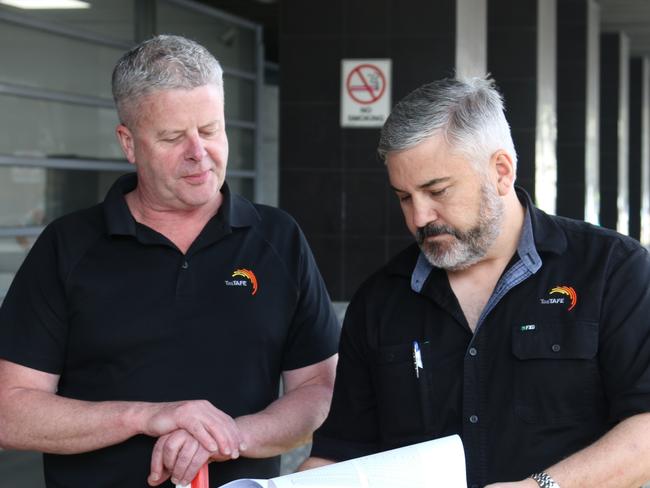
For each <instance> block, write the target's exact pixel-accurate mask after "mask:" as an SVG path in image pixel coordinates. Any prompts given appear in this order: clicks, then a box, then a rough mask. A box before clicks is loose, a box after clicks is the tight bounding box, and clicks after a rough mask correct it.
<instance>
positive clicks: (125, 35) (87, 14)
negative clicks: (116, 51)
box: [0, 0, 135, 42]
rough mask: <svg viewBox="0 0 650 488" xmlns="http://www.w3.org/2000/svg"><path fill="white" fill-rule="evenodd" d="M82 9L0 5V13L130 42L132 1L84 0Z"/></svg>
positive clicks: (132, 28)
mask: <svg viewBox="0 0 650 488" xmlns="http://www.w3.org/2000/svg"><path fill="white" fill-rule="evenodd" d="M85 1H86V2H88V3H90V8H85V9H30V10H24V9H19V8H15V7H9V6H6V5H0V10H6V11H7V12H11V13H14V14H21V15H27V16H29V17H33V18H35V19H38V20H41V21H46V22H48V23H52V24H57V25H62V26H64V27H68V28H70V30H73V31H74V30H83V31H88V32H91V33H94V34H97V35H100V36H102V37H107V38H110V39H115V40H119V41H123V42H133V41H134V32H135V29H134V20H133V16H134V6H133V1H134V0H85Z"/></svg>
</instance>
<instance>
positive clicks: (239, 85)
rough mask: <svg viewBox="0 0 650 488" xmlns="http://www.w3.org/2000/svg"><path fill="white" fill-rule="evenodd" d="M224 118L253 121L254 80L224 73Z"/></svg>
mask: <svg viewBox="0 0 650 488" xmlns="http://www.w3.org/2000/svg"><path fill="white" fill-rule="evenodd" d="M223 86H224V93H225V98H226V104H225V111H226V120H233V119H234V120H241V121H245V122H255V81H253V80H246V79H243V78H237V77H235V76H229V75H224V77H223Z"/></svg>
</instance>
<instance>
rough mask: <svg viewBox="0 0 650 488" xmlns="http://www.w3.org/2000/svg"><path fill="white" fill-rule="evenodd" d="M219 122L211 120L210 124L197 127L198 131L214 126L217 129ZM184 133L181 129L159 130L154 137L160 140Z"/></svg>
mask: <svg viewBox="0 0 650 488" xmlns="http://www.w3.org/2000/svg"><path fill="white" fill-rule="evenodd" d="M220 122H221V121H220V120H213V121H212V122H208V123H207V124H204V125H202V126H201V127H199V130H205V129H208V128H210V127H215V126H216V127H218V126H219V124H220ZM184 132H185V130H183V129H178V130H167V129H162V130H160V131H158V132H157V133H156V136H157V137H159V138H162V137H169V136H176V135H180V134H183V133H184Z"/></svg>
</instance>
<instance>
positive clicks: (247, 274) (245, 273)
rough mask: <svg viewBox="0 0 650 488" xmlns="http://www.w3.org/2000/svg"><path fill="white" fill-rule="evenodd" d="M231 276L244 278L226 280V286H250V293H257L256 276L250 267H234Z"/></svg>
mask: <svg viewBox="0 0 650 488" xmlns="http://www.w3.org/2000/svg"><path fill="white" fill-rule="evenodd" d="M231 276H232V277H233V278H237V277H240V278H244V279H243V280H226V281H225V283H226V286H249V284H250V286H251V295H255V293H257V277H256V276H255V273H253V272H252V271H251V270H250V269H244V268H240V269H236V270H235V271H233V272H232V275H231Z"/></svg>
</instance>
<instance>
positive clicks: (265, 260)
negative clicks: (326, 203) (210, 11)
mask: <svg viewBox="0 0 650 488" xmlns="http://www.w3.org/2000/svg"><path fill="white" fill-rule="evenodd" d="M113 93H114V97H115V102H116V105H117V108H118V115H119V118H120V124H119V125H118V126H117V130H116V132H117V137H118V140H119V143H120V145H121V147H122V149H123V151H124V154H125V155H126V158H127V159H128V161H129V162H130V163H132V164H133V165H134V166H135V170H136V171H135V173H132V174H128V175H125V176H123V177H121V178H120V179H118V180H117V182H116V183H115V184H114V185H113V187H112V188H111V190H110V191H109V193H108V195H107V196H106V199H105V200H104V202H103V203H102V204H99V205H96V206H95V207H92V208H90V209H86V210H82V211H79V212H76V213H73V214H71V215H68V216H65V217H63V218H61V219H58V220H56V221H54V222H52V223H51V224H50V225H48V226H47V228H46V229H45V230H44V231H43V233H42V235H41V236H40V237H39V239H38V241H37V242H36V243H35V245H34V247H33V249H32V250H31V252H30V254H29V256H28V257H27V259H26V260H25V262H24V264H23V266H22V267H21V269H20V270H19V272H18V273H17V275H16V277H15V279H14V282H13V283H12V286H11V288H10V290H9V292H8V294H7V296H6V298H5V301H4V303H3V305H2V308H1V309H0V445H1V446H2V447H4V448H11V449H31V450H38V451H43V452H44V453H45V455H44V466H45V479H46V485H47V486H48V488H63V487H66V488H77V487H78V488H81V487H83V488H87V487H90V486H105V487H109V486H110V487H119V488H131V487H132V488H142V487H144V486H147V482H148V483H149V484H150V485H153V486H157V485H161V484H163V483H164V484H165V486H171V482H174V483H180V484H188V483H189V482H190V481H191V480H192V478H193V477H194V475H195V474H196V473H197V471H198V470H199V468H200V467H201V466H202V465H203V464H204V463H206V462H209V461H217V462H215V463H212V464H211V476H210V477H211V481H212V483H213V485H214V486H217V485H220V484H222V483H224V482H227V481H229V480H232V479H235V478H240V477H243V476H245V477H257V478H266V477H273V476H277V475H278V474H279V454H281V453H282V452H284V451H287V450H288V449H290V448H292V447H295V446H296V445H299V444H301V443H304V442H305V441H306V440H308V439H309V438H310V437H311V433H312V432H313V430H314V429H315V428H316V427H317V426H318V425H320V423H321V422H322V421H323V419H324V418H325V415H326V413H327V409H328V407H329V402H330V398H331V391H332V386H333V379H334V378H333V377H334V368H335V363H336V346H337V342H338V332H339V328H338V324H337V321H336V317H335V314H334V313H333V310H332V307H331V303H330V300H329V297H328V295H327V292H326V289H325V286H324V284H323V281H322V279H321V277H320V274H319V272H318V270H317V268H316V265H315V262H314V259H313V256H312V254H311V252H310V250H309V247H308V246H307V243H306V241H305V238H304V236H303V234H302V232H301V231H300V229H299V228H298V226H297V224H296V223H295V221H294V220H293V219H291V217H289V216H288V215H287V214H285V213H284V212H281V211H279V210H277V209H273V208H270V207H266V206H263V205H254V204H252V203H250V202H249V201H247V200H245V199H244V198H243V197H241V196H238V195H236V194H234V193H231V192H230V190H229V188H228V185H227V184H226V182H225V178H226V162H227V159H228V140H227V138H226V131H225V119H224V89H223V83H222V70H221V67H220V66H219V63H218V62H217V60H216V59H215V58H214V57H213V56H212V55H211V54H210V53H209V52H208V51H207V50H206V49H205V48H203V47H202V46H200V45H198V44H197V43H195V42H193V41H190V40H188V39H185V38H182V37H178V36H157V37H155V38H153V39H150V40H148V41H145V42H144V43H142V44H140V45H138V46H136V47H135V48H134V49H132V50H131V51H129V52H128V53H126V54H125V55H124V56H123V57H122V59H120V61H119V62H118V63H117V66H116V67H115V70H114V73H113ZM280 378H281V379H282V385H283V388H284V394H283V395H282V396H281V397H280V398H278V392H279V387H280ZM169 478H171V481H167V480H168V479H169Z"/></svg>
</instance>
